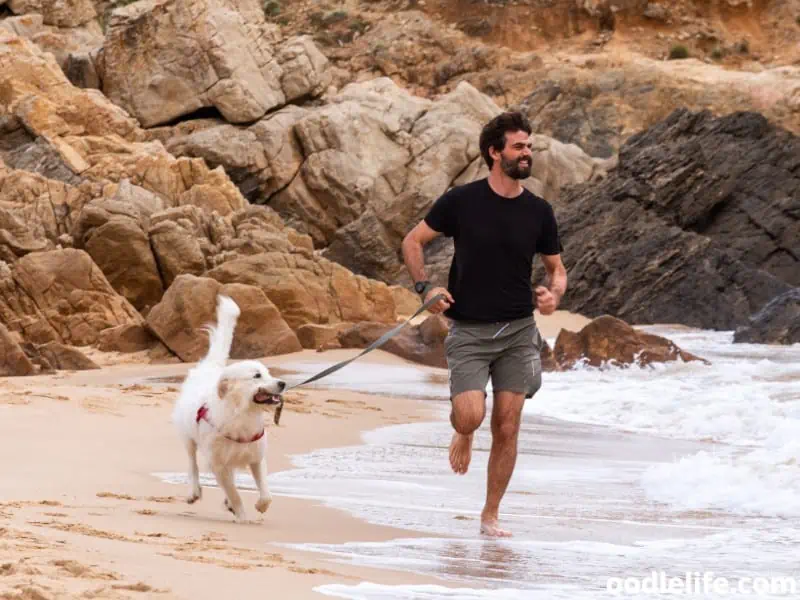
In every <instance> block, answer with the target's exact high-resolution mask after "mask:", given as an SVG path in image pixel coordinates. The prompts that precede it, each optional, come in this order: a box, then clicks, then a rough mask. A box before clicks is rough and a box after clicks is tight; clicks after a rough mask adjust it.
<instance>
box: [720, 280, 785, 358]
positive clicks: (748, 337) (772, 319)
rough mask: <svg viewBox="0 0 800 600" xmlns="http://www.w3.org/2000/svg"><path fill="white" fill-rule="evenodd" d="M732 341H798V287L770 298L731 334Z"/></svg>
mask: <svg viewBox="0 0 800 600" xmlns="http://www.w3.org/2000/svg"><path fill="white" fill-rule="evenodd" d="M733 341H734V343H749V344H798V343H800V287H798V288H794V289H792V290H789V291H788V292H785V293H783V294H781V295H779V296H776V297H775V298H773V299H772V300H770V301H769V302H768V303H767V304H766V305H765V306H764V308H762V309H761V310H759V311H758V312H757V313H756V314H754V315H753V316H752V317H751V318H750V321H749V322H748V323H747V324H746V325H743V326H742V327H739V328H738V329H737V330H736V332H735V333H734V335H733Z"/></svg>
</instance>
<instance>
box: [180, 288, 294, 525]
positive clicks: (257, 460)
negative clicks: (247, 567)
mask: <svg viewBox="0 0 800 600" xmlns="http://www.w3.org/2000/svg"><path fill="white" fill-rule="evenodd" d="M240 314H241V309H240V308H239V306H238V305H237V304H236V302H234V301H233V299H231V298H229V297H227V296H223V295H220V296H218V298H217V315H216V317H217V323H216V325H207V326H206V327H204V329H205V330H206V331H207V332H208V335H209V346H208V351H207V353H206V355H205V356H204V357H203V359H202V360H200V361H199V362H198V363H197V364H196V365H195V366H194V367H193V368H192V369H191V370H190V371H189V372H188V374H187V376H186V379H185V380H184V382H183V384H182V386H181V390H180V394H179V396H178V399H177V401H176V402H175V407H174V410H173V415H172V420H173V423H174V425H175V426H176V428H177V430H178V433H179V435H180V437H181V440H182V441H183V444H184V445H185V447H186V451H187V452H188V454H189V484H190V486H191V490H190V494H189V496H188V498H187V502H188V503H189V504H193V503H194V502H196V501H198V500H199V499H200V498H201V496H202V488H201V487H200V472H199V468H198V464H197V452H198V450H200V451H201V453H202V454H204V455H205V456H206V458H207V459H208V464H209V468H210V470H211V472H212V473H213V474H214V477H215V478H216V480H217V483H218V484H219V487H220V488H221V489H222V490H223V491H224V493H225V508H226V509H227V510H229V511H230V512H232V513H233V515H234V520H235V521H236V522H244V521H246V514H245V510H244V505H243V504H242V499H241V497H240V496H239V492H238V490H237V489H236V483H235V480H234V476H235V472H236V470H237V469H244V468H248V467H249V469H250V472H251V473H252V475H253V480H254V481H255V483H256V487H257V488H258V501H257V502H256V505H255V508H256V510H257V511H258V512H260V513H264V512H266V511H267V509H268V508H269V506H270V504H271V503H272V494H270V491H269V486H268V485H267V467H266V453H267V436H266V423H265V416H266V415H267V413H268V412H269V411H270V410H275V409H277V408H278V407H279V406H282V399H281V397H280V394H281V392H282V391H283V390H284V389H285V388H286V384H285V383H284V382H283V381H281V380H280V379H275V378H274V377H272V376H271V375H270V372H269V369H267V368H266V367H265V366H264V365H263V364H262V363H260V362H259V361H255V360H243V361H238V362H234V363H231V364H228V362H229V356H230V350H231V344H232V343H233V333H234V329H235V328H236V322H237V321H238V319H239V315H240Z"/></svg>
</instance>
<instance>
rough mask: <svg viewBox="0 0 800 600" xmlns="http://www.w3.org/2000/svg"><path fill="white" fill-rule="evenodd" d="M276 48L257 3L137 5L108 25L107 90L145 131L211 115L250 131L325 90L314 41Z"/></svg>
mask: <svg viewBox="0 0 800 600" xmlns="http://www.w3.org/2000/svg"><path fill="white" fill-rule="evenodd" d="M276 42H277V37H276V35H275V31H274V29H272V28H270V27H268V26H267V25H266V23H265V20H264V11H263V7H262V6H261V3H259V2H258V1H257V0H162V1H158V2H156V1H146V2H136V3H134V4H131V5H129V6H126V7H123V8H119V9H117V10H115V11H114V12H113V13H111V15H110V17H109V21H108V25H107V35H106V40H105V43H104V45H103V50H102V54H101V60H100V65H101V68H100V78H101V80H102V89H103V92H104V93H105V94H106V96H108V97H109V98H110V99H111V100H112V101H113V102H114V103H115V104H117V105H119V106H122V107H124V108H125V109H126V110H127V111H129V112H130V113H131V114H132V115H134V116H135V117H136V118H137V119H138V120H139V121H140V123H141V124H142V126H144V127H152V126H154V125H160V124H164V123H167V122H170V121H173V120H175V119H178V118H180V117H183V116H186V115H189V114H191V113H194V112H196V111H198V110H200V109H203V108H208V107H214V108H215V109H216V110H217V111H219V113H220V114H221V115H222V116H223V117H224V118H225V120H226V121H228V122H230V123H252V122H254V121H257V120H258V119H260V118H261V117H263V116H264V115H265V114H266V113H267V111H269V110H272V109H275V108H278V107H280V106H282V105H284V104H287V103H289V102H292V101H293V100H298V99H300V98H302V97H305V96H309V95H311V96H313V95H315V94H318V93H320V92H321V91H322V90H323V89H324V88H325V87H326V86H327V80H326V67H327V59H326V58H325V56H324V55H323V54H322V53H321V52H320V51H319V50H318V49H317V48H316V46H315V45H314V44H313V43H312V42H311V41H310V40H309V39H307V38H305V37H299V38H294V39H292V40H289V41H288V42H286V43H285V44H283V45H281V46H280V47H277V46H276Z"/></svg>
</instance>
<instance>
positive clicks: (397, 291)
mask: <svg viewBox="0 0 800 600" xmlns="http://www.w3.org/2000/svg"><path fill="white" fill-rule="evenodd" d="M390 289H391V291H392V296H394V305H395V306H396V307H397V314H398V316H403V317H409V316H411V315H413V314H414V313H415V312H417V310H418V309H419V307H420V306H422V300H420V297H419V295H418V294H417V293H415V292H412V291H411V290H409V289H406V288H404V287H402V286H399V285H393V286H391V287H390Z"/></svg>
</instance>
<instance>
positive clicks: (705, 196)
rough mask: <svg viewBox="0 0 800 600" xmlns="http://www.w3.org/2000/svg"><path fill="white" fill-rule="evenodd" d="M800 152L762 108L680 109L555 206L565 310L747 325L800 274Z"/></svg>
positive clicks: (537, 277)
mask: <svg viewBox="0 0 800 600" xmlns="http://www.w3.org/2000/svg"><path fill="white" fill-rule="evenodd" d="M799 152H800V142H798V139H797V138H796V137H795V136H794V135H793V134H791V133H788V132H786V131H782V130H780V129H778V128H776V127H775V126H772V125H770V124H769V123H768V122H767V121H766V120H765V119H764V118H763V117H762V116H760V115H757V114H754V113H734V114H731V115H728V116H725V117H713V116H712V115H711V114H710V113H708V112H701V113H692V112H690V111H686V110H679V111H676V112H675V113H673V114H672V115H671V116H670V117H669V118H668V119H667V120H666V121H664V122H662V123H659V124H656V125H654V126H653V127H651V128H650V129H648V130H645V131H643V132H641V133H640V134H637V135H636V136H633V137H631V138H630V139H629V140H628V142H626V144H625V145H624V146H623V148H622V150H621V152H620V157H619V166H617V168H616V169H614V170H612V171H610V172H609V173H608V176H607V177H606V178H605V179H604V180H603V181H601V182H595V183H592V184H582V185H576V186H573V187H571V188H568V189H566V190H565V191H564V193H563V194H562V198H561V199H560V200H559V202H558V203H557V204H556V205H555V212H556V218H557V220H558V222H559V229H560V234H561V237H562V240H563V244H564V252H563V256H564V259H565V263H566V265H567V269H568V272H569V278H570V283H569V290H568V293H567V294H566V296H565V297H564V299H563V301H562V308H564V309H566V310H571V311H573V312H577V313H580V314H584V315H586V316H588V317H595V316H599V315H602V314H610V315H613V316H616V317H618V318H620V319H624V320H626V321H628V322H633V323H678V324H683V325H687V326H692V327H700V328H710V329H735V328H736V327H737V326H739V325H742V324H745V323H746V322H747V320H748V319H749V316H750V315H751V314H752V313H754V312H756V311H757V310H759V309H761V308H762V307H763V306H764V305H765V304H766V303H767V302H768V301H769V300H771V299H772V298H774V297H775V296H777V295H778V294H781V293H783V292H785V291H787V290H788V289H790V288H791V287H794V286H795V285H797V282H798V281H800V263H798V259H797V257H800V245H798V244H800V217H798V213H797V211H796V210H794V209H793V206H795V205H796V204H797V200H796V198H798V197H800V188H799V187H798V186H800V183H798V180H797V179H796V177H795V176H794V175H793V174H792V172H791V171H792V166H793V165H794V162H795V158H794V157H795V156H797V154H798V153H799ZM542 276H543V269H542V268H541V265H538V263H537V269H536V271H535V273H534V280H540V279H541V278H542ZM714 299H717V300H714Z"/></svg>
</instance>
